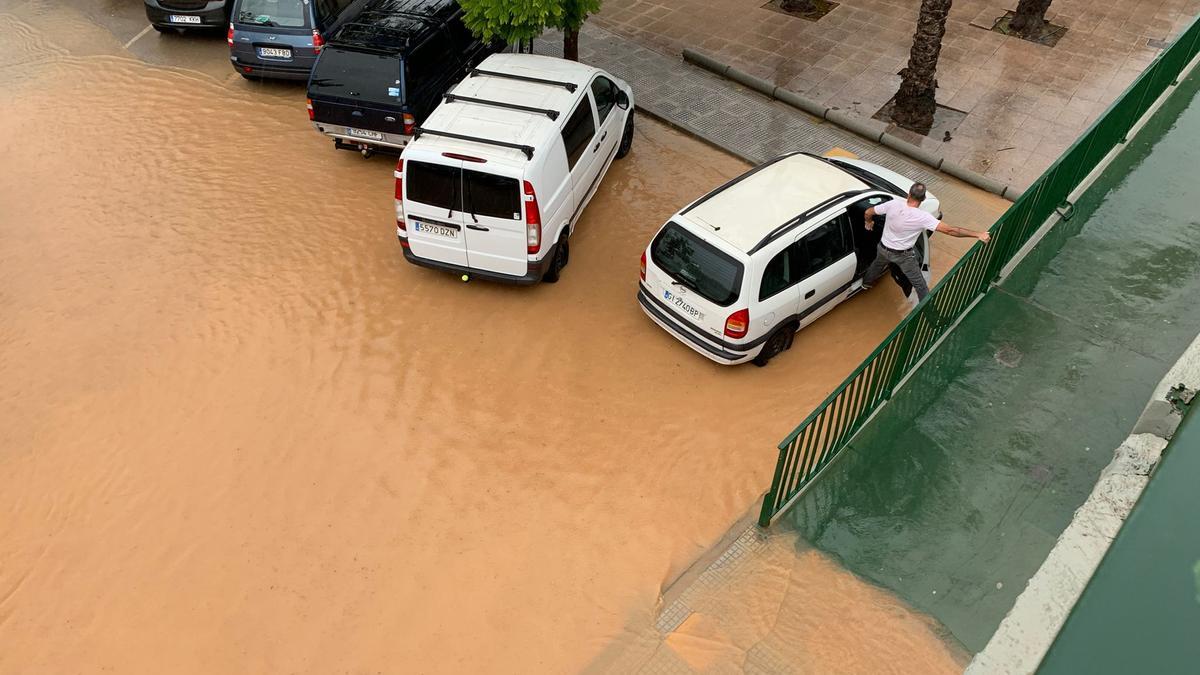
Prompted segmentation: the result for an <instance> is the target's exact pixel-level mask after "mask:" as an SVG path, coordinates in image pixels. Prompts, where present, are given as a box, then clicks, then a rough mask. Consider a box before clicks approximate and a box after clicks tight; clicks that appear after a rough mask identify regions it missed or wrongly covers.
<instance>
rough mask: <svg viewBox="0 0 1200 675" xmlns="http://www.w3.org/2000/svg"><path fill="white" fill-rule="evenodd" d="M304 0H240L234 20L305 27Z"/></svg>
mask: <svg viewBox="0 0 1200 675" xmlns="http://www.w3.org/2000/svg"><path fill="white" fill-rule="evenodd" d="M306 4H307V3H305V2H304V0H242V2H241V4H239V5H238V12H237V18H236V21H237V22H238V23H245V24H250V25H253V26H274V27H280V28H307V27H308V12H306V11H304V8H305V5H306Z"/></svg>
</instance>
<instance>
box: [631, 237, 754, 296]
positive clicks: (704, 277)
mask: <svg viewBox="0 0 1200 675" xmlns="http://www.w3.org/2000/svg"><path fill="white" fill-rule="evenodd" d="M650 257H651V258H652V259H653V260H654V264H655V265H657V266H658V267H659V268H660V269H662V270H663V271H664V272H666V273H667V274H668V275H670V277H671V278H672V279H674V280H675V281H678V282H679V283H681V284H683V285H684V286H687V287H688V288H690V289H692V290H693V291H696V292H697V293H699V294H700V295H702V296H703V297H705V298H707V299H708V300H709V301H711V302H715V303H716V304H718V305H720V306H722V307H728V306H729V305H731V304H733V302H734V301H735V300H737V299H738V295H740V294H741V290H742V271H743V268H742V264H741V263H740V262H738V261H737V260H734V259H733V258H731V257H730V256H728V255H727V254H725V253H723V252H722V251H720V250H719V249H717V248H716V247H715V246H713V245H712V244H710V243H708V242H706V241H704V240H703V239H701V238H699V237H697V236H696V235H694V234H692V233H691V232H689V231H688V230H687V229H685V228H683V227H682V226H680V225H679V224H677V223H675V222H673V221H672V222H670V223H667V226H666V227H664V228H663V229H662V232H659V233H658V236H657V237H655V238H654V243H653V244H652V245H651V246H650Z"/></svg>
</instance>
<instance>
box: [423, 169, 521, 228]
mask: <svg viewBox="0 0 1200 675" xmlns="http://www.w3.org/2000/svg"><path fill="white" fill-rule="evenodd" d="M461 178H462V169H460V168H458V167H456V166H443V165H441V164H429V163H427V162H405V163H404V190H405V192H406V196H407V197H408V199H409V200H410V201H414V202H420V203H421V204H429V205H430V206H437V207H441V208H443V209H446V210H447V211H450V210H451V209H453V210H455V211H461V210H462V204H461V203H460V195H459V192H460V191H459V182H460V181H461ZM510 217H511V214H510Z"/></svg>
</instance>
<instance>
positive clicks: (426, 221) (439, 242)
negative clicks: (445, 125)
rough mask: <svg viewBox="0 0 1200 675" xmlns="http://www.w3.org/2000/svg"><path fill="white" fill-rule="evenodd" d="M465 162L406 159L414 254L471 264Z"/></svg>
mask: <svg viewBox="0 0 1200 675" xmlns="http://www.w3.org/2000/svg"><path fill="white" fill-rule="evenodd" d="M462 165H463V163H462V161H460V160H456V159H449V158H443V157H437V158H429V159H421V160H409V159H405V161H404V219H405V221H406V228H407V230H408V245H409V249H410V250H411V251H412V252H413V255H415V256H417V257H419V258H425V259H427V260H435V261H437V262H443V263H449V264H451V265H458V266H460V267H467V266H468V261H467V243H466V236H465V235H464V233H463V213H462ZM522 274H523V273H522Z"/></svg>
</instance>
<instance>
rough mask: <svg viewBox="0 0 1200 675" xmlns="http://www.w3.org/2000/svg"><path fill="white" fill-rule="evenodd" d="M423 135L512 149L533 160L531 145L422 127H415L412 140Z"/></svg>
mask: <svg viewBox="0 0 1200 675" xmlns="http://www.w3.org/2000/svg"><path fill="white" fill-rule="evenodd" d="M425 134H428V135H430V136H441V137H444V138H453V139H456V140H460V141H471V142H473V143H485V144H487V145H495V146H498V147H501V148H512V149H513V150H520V151H521V152H523V153H525V158H526V159H533V146H532V145H521V144H520V143H508V142H506V141H495V140H492V139H490V138H479V137H477V136H466V135H463V134H452V133H450V132H449V131H435V130H433V129H426V128H424V127H417V128H416V129H415V130H414V131H413V140H416V139H418V138H420V137H421V136H423V135H425Z"/></svg>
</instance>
